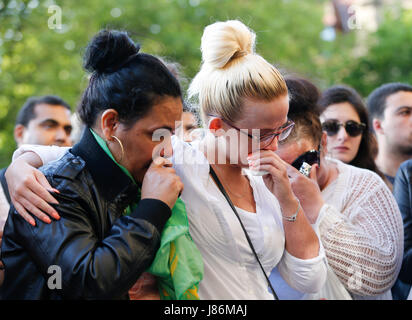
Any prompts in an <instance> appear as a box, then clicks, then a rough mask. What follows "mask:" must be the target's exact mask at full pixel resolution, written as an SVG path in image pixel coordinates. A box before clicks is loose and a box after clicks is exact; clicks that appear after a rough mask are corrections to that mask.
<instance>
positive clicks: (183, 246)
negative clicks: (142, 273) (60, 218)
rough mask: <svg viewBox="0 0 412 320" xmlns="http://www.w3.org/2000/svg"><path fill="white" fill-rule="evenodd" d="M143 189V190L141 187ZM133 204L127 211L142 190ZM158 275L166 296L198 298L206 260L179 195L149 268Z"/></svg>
mask: <svg viewBox="0 0 412 320" xmlns="http://www.w3.org/2000/svg"><path fill="white" fill-rule="evenodd" d="M90 131H91V132H92V134H93V136H94V138H95V139H96V141H97V143H98V144H99V145H100V147H101V148H102V149H103V150H104V151H105V152H106V153H107V155H108V156H109V157H110V158H111V159H112V160H113V161H114V163H116V164H117V165H118V166H119V167H120V169H122V171H123V172H124V173H125V174H126V175H127V176H128V177H130V179H131V180H132V181H133V183H135V184H136V181H135V180H134V179H133V176H132V175H131V174H130V172H129V171H128V170H127V169H126V168H125V167H123V166H122V165H120V164H119V163H117V162H116V160H115V159H114V157H113V155H112V153H111V152H110V149H109V148H108V146H107V144H106V141H104V140H103V139H102V138H101V137H100V136H99V135H97V134H96V133H95V132H94V131H93V130H92V129H90ZM139 191H140V190H139ZM136 200H137V201H136V203H135V204H134V205H131V206H129V207H128V208H127V209H126V210H125V213H124V214H126V215H129V214H130V212H132V210H133V209H134V207H135V206H136V205H137V203H138V202H139V201H140V192H139V195H138V199H136ZM147 271H148V272H150V273H151V274H153V275H155V276H156V278H157V284H158V287H159V293H160V297H161V299H164V300H199V294H198V292H199V291H198V290H199V283H200V281H201V280H202V279H203V260H202V256H201V254H200V252H199V249H198V248H197V247H196V244H195V243H194V242H193V239H192V237H191V236H190V233H189V223H188V219H187V212H186V207H185V204H184V203H183V201H182V200H181V199H177V201H176V204H175V205H174V207H173V209H172V215H171V217H170V218H169V220H168V221H167V222H166V224H165V226H164V228H163V231H162V234H161V240H160V248H159V250H158V251H157V253H156V256H155V259H154V260H153V262H152V265H151V266H150V267H149V269H148V270H147Z"/></svg>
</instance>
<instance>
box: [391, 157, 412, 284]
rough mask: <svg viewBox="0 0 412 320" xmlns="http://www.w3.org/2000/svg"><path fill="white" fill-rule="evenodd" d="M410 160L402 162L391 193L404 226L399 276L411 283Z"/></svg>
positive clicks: (411, 182) (411, 188)
mask: <svg viewBox="0 0 412 320" xmlns="http://www.w3.org/2000/svg"><path fill="white" fill-rule="evenodd" d="M411 175H412V161H407V162H406V163H404V164H402V165H401V167H400V169H399V171H398V173H397V175H396V177H395V183H394V188H393V194H394V196H395V199H396V201H397V203H398V205H399V210H400V211H401V214H402V219H403V227H404V240H405V248H404V256H403V261H402V268H401V271H400V273H399V278H400V279H401V280H402V281H403V282H405V283H409V284H412V180H411Z"/></svg>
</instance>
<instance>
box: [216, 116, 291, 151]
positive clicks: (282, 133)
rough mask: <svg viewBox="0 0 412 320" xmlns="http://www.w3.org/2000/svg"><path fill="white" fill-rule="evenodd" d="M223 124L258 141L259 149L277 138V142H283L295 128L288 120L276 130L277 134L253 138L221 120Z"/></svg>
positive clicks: (244, 131) (242, 130) (244, 130)
mask: <svg viewBox="0 0 412 320" xmlns="http://www.w3.org/2000/svg"><path fill="white" fill-rule="evenodd" d="M221 119H222V118H221ZM222 121H223V122H225V123H226V124H227V125H229V126H231V127H232V128H234V129H236V130H238V131H240V132H241V133H244V134H246V135H247V136H248V137H249V138H252V139H254V140H257V141H259V144H260V147H261V148H265V147H267V146H269V145H270V144H272V142H273V140H274V139H275V138H276V137H278V140H279V141H282V140H285V139H286V138H287V137H288V136H289V135H290V133H291V132H292V130H293V128H294V127H295V123H294V122H293V121H292V120H288V121H287V122H286V123H285V124H284V125H282V126H281V127H280V128H279V129H277V130H278V131H277V132H272V133H268V134H264V135H263V136H259V137H257V136H254V135H251V134H249V133H247V132H246V129H239V128H238V127H235V126H234V125H232V124H231V123H229V122H228V121H226V120H225V119H222Z"/></svg>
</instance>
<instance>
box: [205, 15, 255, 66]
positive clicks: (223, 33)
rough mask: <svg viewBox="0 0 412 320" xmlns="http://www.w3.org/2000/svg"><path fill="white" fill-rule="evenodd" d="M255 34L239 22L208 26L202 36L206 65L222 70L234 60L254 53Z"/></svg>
mask: <svg viewBox="0 0 412 320" xmlns="http://www.w3.org/2000/svg"><path fill="white" fill-rule="evenodd" d="M255 38H256V35H255V33H254V32H253V31H252V30H250V29H249V28H248V27H247V26H245V25H244V24H243V23H242V22H240V21H238V20H228V21H225V22H215V23H213V24H211V25H209V26H207V27H206V28H205V30H204V33H203V36H202V44H201V51H202V59H203V63H204V64H208V65H209V66H210V67H213V68H216V69H222V68H225V67H226V66H227V64H228V63H229V62H231V61H232V60H234V59H236V58H238V57H243V56H246V55H248V54H251V53H253V52H254V45H255Z"/></svg>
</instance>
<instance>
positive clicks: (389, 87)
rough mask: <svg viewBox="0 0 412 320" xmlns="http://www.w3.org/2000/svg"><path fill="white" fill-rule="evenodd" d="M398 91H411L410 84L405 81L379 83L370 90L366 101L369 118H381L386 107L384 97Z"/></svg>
mask: <svg viewBox="0 0 412 320" xmlns="http://www.w3.org/2000/svg"><path fill="white" fill-rule="evenodd" d="M399 91H407V92H412V86H411V85H409V84H406V83H400V82H392V83H386V84H384V85H381V86H380V87H378V88H376V89H375V90H373V91H372V93H371V94H370V95H369V97H368V99H367V101H366V104H367V107H368V110H369V114H370V116H371V120H372V119H374V118H378V119H382V118H383V114H384V112H385V108H386V98H387V97H388V96H390V95H392V94H394V93H397V92H399Z"/></svg>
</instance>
